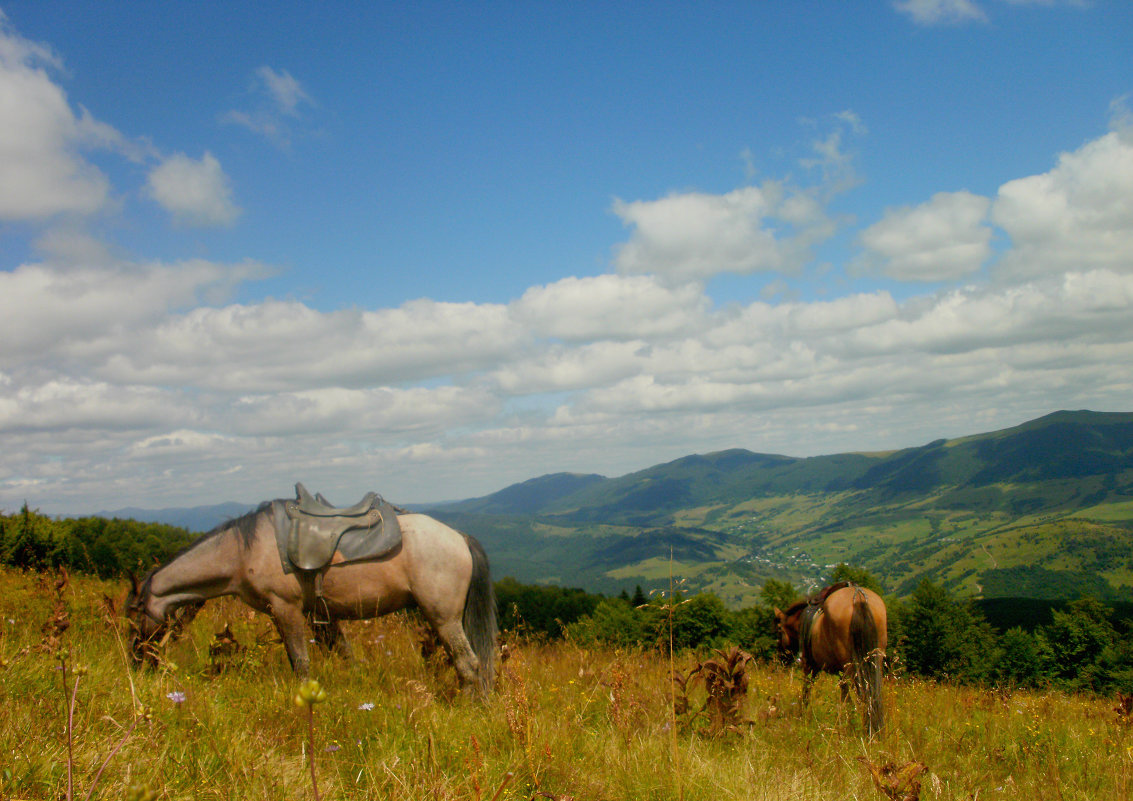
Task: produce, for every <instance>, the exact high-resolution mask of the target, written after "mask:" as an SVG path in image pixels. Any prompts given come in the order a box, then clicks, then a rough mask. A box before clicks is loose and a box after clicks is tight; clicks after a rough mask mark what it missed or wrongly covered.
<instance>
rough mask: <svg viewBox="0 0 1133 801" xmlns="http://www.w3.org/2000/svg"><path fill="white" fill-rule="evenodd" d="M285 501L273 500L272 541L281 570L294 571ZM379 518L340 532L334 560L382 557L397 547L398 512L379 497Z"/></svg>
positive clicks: (339, 562) (346, 560)
mask: <svg viewBox="0 0 1133 801" xmlns="http://www.w3.org/2000/svg"><path fill="white" fill-rule="evenodd" d="M285 504H286V501H284V500H276V501H272V520H273V522H274V523H275V544H276V546H277V547H278V548H279V561H280V564H282V565H283V572H284V573H294V572H295V570H296V569H297V567H296V566H295V565H294V564H292V562H291V559H290V558H289V557H288V555H287V547H288V542H287V540H288V536H289V533H290V531H291V519H290V518H289V517H288V516H287V510H286V507H285ZM377 508H378V509H379V510H380V511H381V513H382V520H381V522H380V523H378V524H377V525H376V526H373V527H371V528H356V529H349V530H347V531H345V532H343V534H342V536H341V537H340V538H339V540H338V545H337V547H336V548H335V551H334V556H335V557H341V558H340V559H337V560H336V561H335V562H334V564H350V563H352V562H365V561H368V560H372V559H381V558H382V557H384V556H386V555H388V554H390V553H392V552H393V551H395V550H397V548H398V547H399V546H400V545H401V526H400V525H398V522H397V512H396V511H395V510H394V508H393V507H392V506H390V504H389V503H387V502H386V501H384V500H382V501H381V502H380V504H379V505H378V507H377Z"/></svg>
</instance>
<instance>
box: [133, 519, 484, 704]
mask: <svg viewBox="0 0 1133 801" xmlns="http://www.w3.org/2000/svg"><path fill="white" fill-rule="evenodd" d="M273 503H280V501H276V502H271V501H269V502H267V503H264V504H263V505H261V506H260V508H259V509H257V510H256V511H254V512H250V513H248V514H246V515H244V516H243V517H240V518H237V519H236V520H233V521H230V522H229V523H226V524H224V525H221V526H219V527H217V528H216V529H214V530H213V531H212V532H210V533H208V534H206V535H204V536H203V537H201V538H200V539H199V540H197V541H196V542H195V543H194V544H193V545H191V546H189V547H188V548H187V549H186V550H184V551H182V552H181V553H179V554H177V555H176V556H174V557H173V558H172V559H170V560H169V561H168V562H166V563H165V564H164V565H161V566H160V567H157V568H155V569H153V570H151V571H150V572H149V573H148V574H147V575H146V576H145V577H144V578H143V579H142V580H141V581H140V582H137V581H135V582H134V583H133V585H134V586H133V588H132V589H131V590H130V593H129V595H128V596H127V601H126V615H127V618H128V619H129V620H130V622H131V624H132V626H133V628H134V637H133V642H132V648H131V651H132V654H133V656H134V659H135V662H142V661H145V660H146V658H147V654H148V653H150V652H151V651H152V649H151V648H150V647H148V646H151V645H152V644H154V643H157V642H159V641H163V640H168V639H169V638H170V636H175V634H176V630H177V628H178V627H179V626H180V625H182V624H183V622H184V620H185V619H186V618H188V619H191V616H192V615H193V614H195V613H196V610H197V609H198V608H199V607H200V606H201V605H202V604H203V603H204V602H205V601H207V600H208V599H210V598H217V597H219V596H222V595H235V596H236V597H238V598H239V599H240V600H242V601H243V602H244V603H246V604H247V605H248V606H250V607H252V608H253V609H256V610H257V611H260V612H264V613H265V614H268V615H270V616H271V618H272V621H273V622H274V623H275V626H276V629H277V630H278V631H279V634H280V637H281V638H282V640H283V645H284V647H285V648H286V650H287V656H288V659H289V660H290V662H291V667H292V668H293V669H294V670H295V672H296V673H298V674H299V675H304V676H305V675H307V672H308V670H309V668H310V662H309V659H308V655H307V636H308V635H307V626H308V624H311V628H312V630H313V632H314V635H315V641H316V642H318V643H319V644H320V645H322V646H324V647H327V648H330V649H333V650H334V651H335V652H337V653H339V654H341V655H343V656H345V657H349V656H350V646H349V644H348V643H347V641H346V637H345V636H344V635H343V633H342V630H341V628H340V627H339V621H340V620H358V619H363V618H372V617H378V616H380V615H384V614H387V613H389V612H394V611H397V610H398V609H403V608H406V607H411V606H416V607H417V608H419V609H420V611H421V613H422V614H423V615H424V617H425V620H426V621H428V623H429V624H430V625H431V626H432V627H433V629H434V630H435V631H436V633H437V636H438V637H439V639H440V641H441V643H442V644H443V645H444V648H445V650H446V651H447V652H448V654H449V656H450V657H452V661H453V664H454V666H455V667H456V671H457V674H458V675H459V677H460V681H461V684H462V685H463V686H470V685H471V686H479V688H480V689H481V690H482V691H483V692H485V693H487V692H490V690H491V688H492V686H493V684H494V678H495V659H496V632H497V629H496V601H495V595H494V592H493V589H492V580H491V575H490V572H489V568H488V558H487V556H486V555H485V554H484V550H483V548H482V547H481V546H480V543H479V542H477V541H476V540H475V539H474V538H472V537H469V536H466V535H464V534H461V533H460V532H458V531H456V530H454V529H452V528H449V527H448V526H446V525H445V524H444V523H441V522H440V521H438V520H434V519H433V518H431V517H428V516H426V515H421V514H399V515H398V517H397V519H398V523H399V525H400V527H401V535H402V541H401V544H400V545H399V546H398V547H397V548H395V549H394V550H393V551H392V552H391V553H390V554H388V555H386V556H383V557H381V558H378V559H374V560H371V561H364V562H353V563H348V564H332V565H330V567H329V568H327V569H326V572H325V574H324V575H323V579H322V586H321V593H322V595H321V599H320V601H325V604H323V603H320V606H319V614H320V616H321V617H323V618H325V619H323V620H319V621H317V622H316V621H314V620H313V619H312V615H311V613H310V610H309V609H308V610H305V608H304V590H303V588H302V587H301V586H300V582H299V579H298V578H296V575H295V574H294V573H288V572H285V571H284V569H283V565H282V562H281V559H280V551H279V547H278V544H277V542H276V530H275V524H274V522H273V520H274V518H275V514H274V512H273Z"/></svg>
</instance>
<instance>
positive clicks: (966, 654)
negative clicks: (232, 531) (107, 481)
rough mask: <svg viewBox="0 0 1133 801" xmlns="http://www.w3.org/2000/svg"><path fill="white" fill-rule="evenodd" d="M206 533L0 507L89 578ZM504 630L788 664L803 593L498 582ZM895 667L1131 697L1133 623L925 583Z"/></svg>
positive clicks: (40, 555)
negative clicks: (718, 651) (1004, 620)
mask: <svg viewBox="0 0 1133 801" xmlns="http://www.w3.org/2000/svg"><path fill="white" fill-rule="evenodd" d="M196 536H197V535H193V534H190V533H189V532H188V531H187V530H186V529H183V528H179V527H176V526H170V525H165V524H160V523H141V522H138V521H136V520H120V519H109V520H108V519H106V518H101V517H80V518H70V519H67V518H64V519H53V518H50V517H47V516H45V515H42V514H40V513H39V512H38V511H35V510H32V509H29V508H28V506H27V504H26V503H25V504H24V506H23V508H21V509H20V511H19V512H17V513H15V514H10V515H9V514H0V564H3V565H6V566H8V567H13V568H20V569H29V570H54V569H57V568H60V567H63V568H66V569H67V570H68V571H71V572H78V573H90V574H93V575H97V576H99V577H100V578H105V579H109V578H119V577H125V576H127V575H128V574H129V573H131V572H133V573H141V572H144V571H146V570H148V569H149V567H151V566H152V565H154V564H157V563H160V562H164V561H165V560H167V559H168V558H169V557H170V556H172V555H173V554H174V553H176V552H178V551H180V550H181V549H183V548H185V547H186V546H187V545H189V544H190V543H191V542H192V541H193V540H194V539H196ZM830 580H831V582H832V583H833V582H835V581H840V580H851V581H854V582H856V583H858V584H861V585H863V586H866V587H869V588H870V589H873V590H875V591H876V592H878V593H879V594H882V595H883V596H884V593H883V592H882V589H881V587H880V586H879V584H878V582H877V581H876V579H875V578H874V577H873V576H871V575H870V574H869V573H868V572H867V571H865V570H863V569H860V568H856V567H852V566H847V565H839V566H838V567H837V568H836V569H835V570H834V572H833V573H832V574H831V577H830ZM495 588H496V598H497V601H498V603H499V610H500V625H501V628H502V629H503V630H505V631H511V632H515V633H518V634H520V635H525V636H532V637H547V638H562V637H569V638H571V639H572V640H574V641H576V642H578V643H581V644H583V645H595V646H606V647H615V648H662V649H667V648H668V647H669V645H670V643H671V644H672V646H673V648H674V649H676V650H678V651H679V650H685V649H708V648H718V647H722V646H725V645H738V646H740V647H741V648H743V649H745V650H746V651H748V652H749V653H751V654H752V655H753V656H755V657H756V658H757V659H762V660H766V661H770V660H774V659H779V658H781V656H780V655H779V653H778V648H777V643H778V638H777V635H776V630H775V615H774V610H775V608H776V607H778V608H781V609H785V608H787V607H788V606H790V604H791V603H793V602H794V601H795V600H797V599H798V598H800V597H801V596H802V593H800V592H798V591H797V590H796V589H795V588H794V587H793V586H792V585H791V584H790V583H788V582H783V581H777V580H774V579H772V580H769V581H767V582H766V583H765V584H764V586H763V588H762V590H761V591H760V603H758V604H756V605H754V606H750V607H746V608H743V609H738V610H737V609H729V608H728V607H727V606H725V604H724V602H723V601H721V600H720V598H719V597H717V596H716V595H714V594H712V593H697V594H689V595H687V596H686V595H685V594H683V593H682V592H680V591H679V589H678V590H677V591H675V592H673V593H671V594H668V593H666V594H652V595H647V594H646V593H645V592H644V591H643V590H642V589H641V587H640V586H638V587H636V588H635V591H634V593H633V594H632V595H631V594H630V593H628V592H626V591H625V590H623V591H622V593H621V594H620V595H619V596H615V597H606V596H603V595H596V594H592V593H588V592H586V591H584V590H581V589H576V588H566V587H557V586H546V585H528V584H522V583H520V582H518V581H516V580H515V579H512V578H504V579H501V580H500V581H497V582H496V585H495ZM885 601H886V606H887V607H888V610H889V648H888V649H887V654H888V661H889V667H890V670H891V671H892V672H894V673H896V674H899V675H900V674H910V675H915V676H921V677H926V678H933V679H939V680H947V681H952V682H959V683H977V684H985V685H997V686H1010V687H1057V688H1059V689H1065V690H1070V691H1084V692H1094V693H1111V692H1114V691H1116V690H1120V691H1122V692H1125V693H1133V636H1131V635H1133V623H1131V621H1130V620H1129V619H1123V620H1117V619H1115V616H1114V614H1113V610H1112V609H1111V608H1110V607H1108V606H1106V605H1105V604H1103V603H1102V602H1100V601H1098V600H1095V599H1093V598H1082V599H1079V600H1076V601H1072V602H1070V603H1069V604H1066V605H1064V606H1063V607H1062V608H1056V609H1054V610H1053V611H1052V613H1051V621H1050V622H1049V623H1044V624H1042V625H1038V626H1034V627H1030V628H1024V627H1023V626H1012V627H1010V628H1007V629H1006V630H1003V631H1000V630H997V629H996V628H994V627H993V626H992V625H991V624H990V623H989V622H988V621H987V619H986V618H985V617H984V616H983V614H982V613H981V612H980V610H979V609H978V608H977V607H976V605H975V604H973V603H972V602H970V601H966V600H964V599H960V598H956V597H955V596H953V595H952V594H951V593H950V592H949V591H948V590H947V589H946V588H945V587H944V586H942V585H940V584H935V583H933V582H931V581H927V580H926V581H922V582H921V583H920V585H919V586H918V587H917V588H916V589H915V590H914V591H913V592H912V594H911V595H910V596H909V597H907V598H900V599H898V598H894V597H886V598H885Z"/></svg>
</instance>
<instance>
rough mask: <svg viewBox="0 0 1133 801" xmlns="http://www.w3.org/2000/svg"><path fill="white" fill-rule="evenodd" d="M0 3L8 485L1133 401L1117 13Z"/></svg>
mask: <svg viewBox="0 0 1133 801" xmlns="http://www.w3.org/2000/svg"><path fill="white" fill-rule="evenodd" d="M0 13H2V14H3V17H2V18H0V19H2V22H0V452H3V454H4V456H3V457H2V458H0V507H3V508H8V509H12V508H16V507H18V505H19V504H21V503H22V502H23V501H24V500H25V499H26V500H28V502H29V503H31V504H32V505H33V506H38V507H39V508H41V509H43V510H44V511H49V512H72V511H92V510H96V509H103V508H113V507H116V506H122V505H138V506H167V505H192V504H196V503H205V502H209V501H212V500H215V499H217V497H218V496H222V499H234V500H242V501H248V502H253V501H257V500H262V499H265V498H269V497H275V496H278V495H281V494H285V493H287V492H288V490H289V488H290V485H291V484H292V483H293V482H294V481H296V480H303V481H304V482H305V483H306V484H307V485H308V486H310V487H314V488H319V489H322V490H324V491H325V492H326V493H327V494H328V495H330V496H331V497H332V498H341V499H343V501H345V500H347V499H349V498H350V497H351V496H354V495H361V493H362V491H363V490H367V489H377V490H378V491H380V492H383V493H384V494H385V495H387V496H388V497H390V498H391V499H394V500H399V501H402V502H414V501H426V500H438V499H445V498H458V497H468V496H471V495H477V494H482V493H486V492H491V491H494V490H496V489H499V488H502V487H503V486H505V485H507V484H509V483H511V482H514V481H519V480H523V479H526V478H530V477H533V476H536V475H540V474H543V473H548V472H557V471H575V472H598V473H603V474H606V475H618V474H621V473H624V472H628V471H631V470H635V469H640V468H643V467H646V466H648V465H651V464H654V463H657V462H660V461H664V460H667V459H672V458H676V457H679V456H681V455H685V454H688V453H694V452H706V451H711V450H718V449H721V448H727V447H745V448H750V449H752V450H757V451H766V452H779V453H787V454H790V455H798V456H806V455H813V454H819V453H831V452H838V451H843V450H876V449H883V448H895V447H903V446H910V445H918V444H923V443H924V442H927V441H930V440H933V439H936V438H938V437H942V436H959V435H963V434H968V433H974V432H976V431H980V430H990V429H994V428H999V427H1004V426H1008V425H1012V424H1015V423H1019V422H1022V421H1024V420H1027V419H1030V418H1032V417H1035V416H1038V415H1041V414H1044V413H1046V412H1049V411H1054V410H1056V409H1059V408H1093V409H1102V410H1127V409H1128V408H1129V400H1128V399H1129V397H1130V389H1131V383H1133V381H1131V379H1130V373H1131V371H1130V369H1129V367H1130V366H1131V365H1133V337H1131V335H1130V331H1131V330H1133V329H1131V327H1130V326H1129V325H1128V323H1127V320H1128V318H1129V311H1130V306H1131V305H1133V124H1131V121H1130V120H1131V112H1130V108H1131V101H1130V97H1129V96H1130V93H1131V92H1133V57H1131V55H1130V48H1129V46H1128V42H1129V41H1131V40H1133V7H1131V6H1130V5H1129V4H1128V3H1125V2H1116V1H1115V2H1104V0H1098V1H1097V2H1059V1H1058V0H1047V1H1045V2H1025V1H1023V0H900V1H899V2H877V3H833V2H823V3H820V2H798V3H789V4H781V3H742V4H741V3H719V4H711V5H707V6H706V5H704V4H668V3H648V4H646V3H641V4H629V3H624V4H605V3H603V4H597V3H596V4H582V3H572V4H549V3H542V4H532V3H514V4H512V3H496V4H478V5H474V4H457V3H450V4H437V3H413V4H393V3H374V4H326V3H320V4H315V3H311V4H279V3H271V4H267V3H263V4H254V3H241V4H228V3H196V4H191V5H179V6H174V7H170V6H167V5H156V4H133V3H105V2H100V3H93V2H63V3H39V2H18V1H17V2H6V3H3V2H0Z"/></svg>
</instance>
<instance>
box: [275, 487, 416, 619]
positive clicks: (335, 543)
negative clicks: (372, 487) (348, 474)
mask: <svg viewBox="0 0 1133 801" xmlns="http://www.w3.org/2000/svg"><path fill="white" fill-rule="evenodd" d="M275 507H276V509H275V523H276V525H275V528H276V542H277V544H278V546H279V551H280V561H281V562H282V564H283V571H284V572H285V573H291V572H294V573H295V574H296V576H297V577H298V578H299V583H300V585H301V586H302V588H303V607H304V611H305V612H307V613H308V614H314V613H315V611H316V610H318V609H319V608H320V607H321V612H322V613H323V614H322V615H321V617H323V618H325V619H324V620H316V621H315V622H323V623H325V622H329V612H328V610H327V608H326V602H325V600H323V597H322V579H323V574H324V573H325V572H326V571H327V570H328V569H329V568H330V565H331V564H332V563H335V564H339V563H350V562H360V561H365V560H370V559H378V558H381V557H382V556H385V555H386V554H389V553H390V552H392V551H393V550H395V549H396V548H397V547H398V546H399V545H400V544H401V526H400V525H399V524H398V521H397V510H396V509H395V508H394V507H393V506H391V505H390V504H388V503H387V502H386V501H385V500H383V499H382V497H381V496H380V495H378V494H377V493H376V492H368V493H366V495H365V497H363V498H362V500H360V501H359V502H358V503H356V504H354V505H353V506H344V507H336V506H334V505H333V504H331V503H330V501H328V500H327V499H326V498H325V497H323V495H322V494H321V493H316V494H315V495H311V493H309V492H308V491H307V488H306V487H304V486H303V485H302V484H301V483H298V484H296V485H295V500H285V501H276V503H275Z"/></svg>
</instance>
